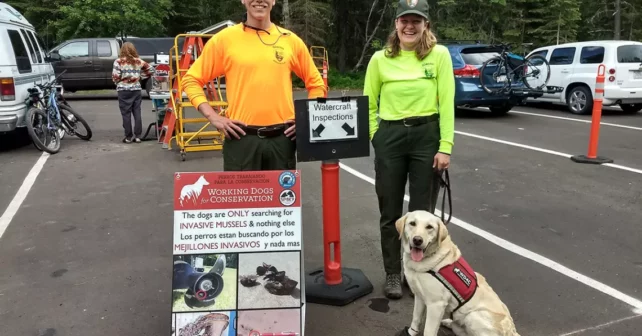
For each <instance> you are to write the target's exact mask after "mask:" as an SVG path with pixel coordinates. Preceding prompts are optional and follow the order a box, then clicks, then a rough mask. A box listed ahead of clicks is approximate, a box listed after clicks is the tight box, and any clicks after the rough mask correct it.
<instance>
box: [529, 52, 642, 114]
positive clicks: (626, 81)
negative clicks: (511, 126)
mask: <svg viewBox="0 0 642 336" xmlns="http://www.w3.org/2000/svg"><path fill="white" fill-rule="evenodd" d="M533 54H540V55H542V56H544V57H545V58H546V60H547V61H548V62H549V64H550V67H551V70H550V73H551V77H550V80H549V81H548V85H552V86H560V87H563V88H564V91H562V92H558V93H552V94H544V95H543V96H542V97H539V98H529V99H528V101H529V102H536V101H543V102H552V103H562V104H565V105H567V106H568V109H569V111H570V112H571V113H575V114H591V112H592V110H593V94H594V93H595V81H596V79H597V70H598V67H599V65H600V64H604V66H605V73H604V76H605V80H604V99H603V103H602V104H603V105H604V106H614V105H619V106H620V107H621V108H622V110H623V111H624V112H628V113H636V112H638V111H640V110H641V109H642V43H640V42H635V41H587V42H574V43H565V44H559V45H552V46H546V47H542V48H537V49H535V50H533V51H532V52H531V53H530V54H529V55H533Z"/></svg>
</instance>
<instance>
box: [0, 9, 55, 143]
mask: <svg viewBox="0 0 642 336" xmlns="http://www.w3.org/2000/svg"><path fill="white" fill-rule="evenodd" d="M43 46H44V44H43V42H42V40H41V39H40V37H39V36H38V34H37V33H36V31H35V29H34V27H33V25H31V23H29V21H27V19H25V17H24V16H22V14H20V12H18V11H17V10H16V9H15V8H13V7H11V6H9V5H8V4H6V3H4V2H0V133H5V132H13V131H15V130H16V129H17V128H21V129H24V130H26V129H25V127H26V123H25V120H24V119H25V114H26V113H27V105H25V99H27V98H28V97H29V92H28V91H27V89H29V88H32V87H33V86H34V84H43V83H45V82H49V81H51V80H53V79H54V78H55V76H54V69H53V68H52V67H51V64H48V63H47V62H46V60H45V52H44V49H43V48H42V47H43Z"/></svg>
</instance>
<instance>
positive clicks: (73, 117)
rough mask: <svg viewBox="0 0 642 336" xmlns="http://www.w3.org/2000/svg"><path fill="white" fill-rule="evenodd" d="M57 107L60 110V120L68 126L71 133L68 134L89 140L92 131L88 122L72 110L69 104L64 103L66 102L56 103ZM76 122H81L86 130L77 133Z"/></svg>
mask: <svg viewBox="0 0 642 336" xmlns="http://www.w3.org/2000/svg"><path fill="white" fill-rule="evenodd" d="M58 109H59V110H60V114H61V119H62V122H63V123H64V124H65V125H66V126H67V127H69V130H70V131H71V132H72V133H73V134H70V135H75V136H77V137H79V138H80V139H82V140H86V141H89V139H91V136H92V134H93V133H92V131H91V128H90V127H89V124H88V123H87V121H86V120H85V118H83V117H82V116H81V115H80V114H78V112H76V111H74V110H73V109H72V108H71V106H69V105H66V104H60V105H58ZM78 123H80V124H82V126H83V127H84V128H85V130H86V132H85V133H79V132H78V129H77V126H78Z"/></svg>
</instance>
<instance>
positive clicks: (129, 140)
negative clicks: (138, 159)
mask: <svg viewBox="0 0 642 336" xmlns="http://www.w3.org/2000/svg"><path fill="white" fill-rule="evenodd" d="M123 143H132V140H131V139H130V138H127V137H125V138H124V139H123Z"/></svg>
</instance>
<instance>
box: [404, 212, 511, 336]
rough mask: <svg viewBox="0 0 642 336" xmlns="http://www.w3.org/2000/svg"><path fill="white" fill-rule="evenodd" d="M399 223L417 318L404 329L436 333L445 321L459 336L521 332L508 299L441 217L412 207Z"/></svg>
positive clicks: (431, 335)
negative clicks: (472, 262) (468, 260)
mask: <svg viewBox="0 0 642 336" xmlns="http://www.w3.org/2000/svg"><path fill="white" fill-rule="evenodd" d="M395 225H396V227H397V231H398V232H399V239H401V246H402V248H403V267H404V275H405V277H406V280H407V282H408V286H409V287H410V289H411V290H412V291H413V293H414V297H415V307H414V311H413V314H412V323H411V324H410V328H409V329H407V330H406V331H405V332H403V333H402V334H409V335H411V336H415V335H420V334H422V333H421V329H423V335H424V336H435V335H437V332H438V331H439V327H440V326H441V325H442V324H443V325H444V326H446V327H448V328H451V329H452V330H453V332H454V333H455V334H456V335H457V336H482V335H483V336H519V334H518V333H517V330H516V329H515V324H514V323H513V319H512V317H511V315H510V312H509V311H508V308H507V307H506V305H505V304H504V303H503V302H502V301H501V300H500V298H499V297H498V296H497V294H496V293H495V292H494V291H493V289H492V288H491V287H490V286H489V285H488V283H487V282H486V279H485V278H484V277H483V276H482V275H481V274H479V273H476V272H475V271H473V270H472V269H471V268H470V266H469V265H468V264H467V263H466V261H465V260H464V259H463V258H462V257H461V252H460V251H459V248H457V245H455V243H454V242H453V241H452V240H451V239H450V236H449V234H448V230H447V229H446V225H444V223H443V222H442V221H441V220H440V219H439V217H437V216H435V215H433V214H432V213H430V212H427V211H413V212H409V213H407V214H406V215H404V216H403V217H402V218H400V219H399V220H397V222H396V224H395ZM448 317H450V318H448Z"/></svg>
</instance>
